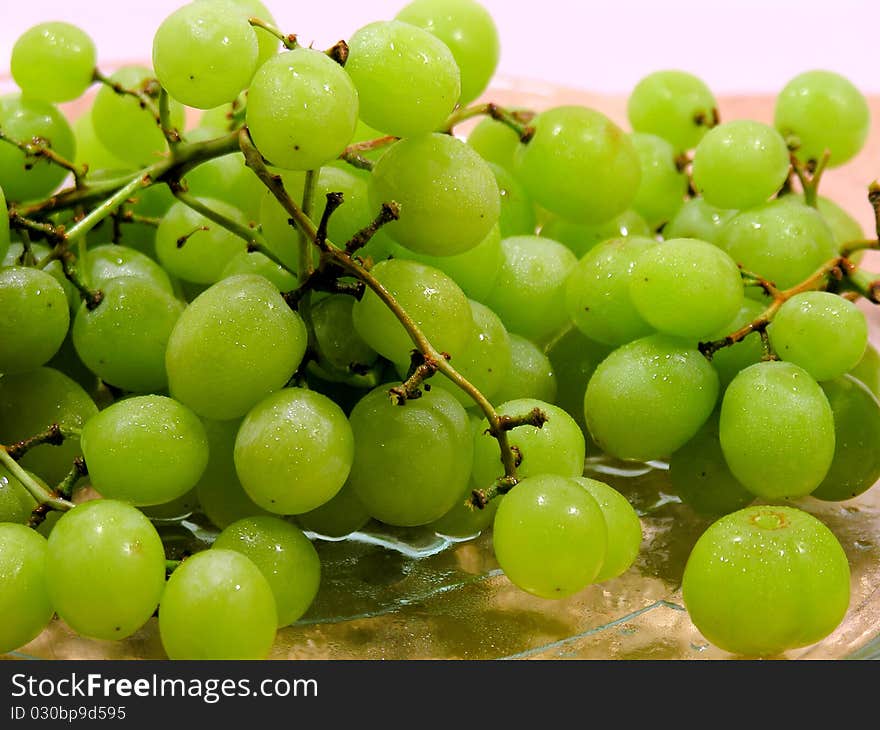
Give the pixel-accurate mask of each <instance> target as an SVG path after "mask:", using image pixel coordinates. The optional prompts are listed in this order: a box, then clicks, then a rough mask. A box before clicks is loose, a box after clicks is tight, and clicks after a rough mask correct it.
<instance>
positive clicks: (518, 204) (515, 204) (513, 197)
mask: <svg viewBox="0 0 880 730" xmlns="http://www.w3.org/2000/svg"><path fill="white" fill-rule="evenodd" d="M489 167H490V168H491V169H492V172H493V173H494V174H495V182H497V183H498V192H500V193H501V214H500V216H499V218H498V225H499V226H500V228H501V236H502V238H507V237H509V236H531V235H534V233H535V229H536V228H537V225H538V222H537V219H536V217H535V206H534V204H533V203H532V201H531V199H530V198H529V196H528V194H527V193H526V191H525V188H524V187H523V186H522V184H521V183H520V182H519V181H518V180H517V179H516V178H515V177H514V176H513V173H512V172H508V171H507V170H505V169H504V168H503V167H501V166H500V165H496V164H494V163H489ZM549 238H552V236H549Z"/></svg>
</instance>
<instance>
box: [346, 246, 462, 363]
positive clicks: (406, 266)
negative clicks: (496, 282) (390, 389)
mask: <svg viewBox="0 0 880 730" xmlns="http://www.w3.org/2000/svg"><path fill="white" fill-rule="evenodd" d="M372 273H373V275H374V276H375V277H376V278H377V279H378V280H379V282H380V283H381V284H382V285H383V286H384V287H385V288H386V289H387V290H388V291H389V292H390V293H391V294H392V296H393V297H394V298H395V299H396V300H397V302H398V304H399V305H400V306H401V307H402V308H403V310H404V311H405V312H406V313H407V314H408V315H409V317H410V318H411V319H412V320H413V322H415V324H417V325H418V326H419V328H421V330H422V332H423V333H424V335H425V337H427V338H428V341H430V342H431V344H433V345H434V347H436V348H437V349H438V350H439V351H440V352H448V353H450V354H455V353H458V352H461V350H462V348H464V346H465V343H466V342H467V341H468V339H469V337H470V335H471V332H472V331H473V328H474V319H473V316H472V315H471V307H470V304H469V302H468V299H467V297H466V296H465V295H464V292H462V290H461V289H460V288H459V287H458V285H457V284H456V283H455V282H454V281H453V280H452V279H450V278H449V277H448V276H447V275H446V274H444V273H443V272H442V271H439V270H437V269H435V268H433V267H431V266H425V265H423V264H419V263H416V262H414V261H402V260H400V259H391V260H390V261H382V262H381V263H379V264H376V266H374V267H373V270H372ZM352 316H353V320H354V328H355V330H356V331H357V332H358V334H360V336H361V337H362V338H363V339H364V341H365V342H366V343H367V344H368V345H369V346H370V347H372V348H373V349H374V350H375V351H376V352H378V353H379V354H380V355H384V356H385V357H386V358H388V359H389V360H391V361H392V362H395V363H407V362H409V353H410V352H411V351H412V350H413V348H414V345H413V343H412V340H410V338H409V335H408V334H407V333H406V330H405V329H404V328H403V325H401V323H400V322H399V321H398V319H397V317H396V316H395V315H394V313H393V312H392V311H391V310H390V309H389V308H388V307H387V306H386V305H385V303H384V302H383V301H382V300H381V299H379V297H378V295H376V294H375V293H374V292H373V291H372V290H370V289H368V290H367V292H366V293H365V294H364V296H363V298H362V299H361V300H360V301H358V302H357V303H356V304H355V305H354V310H353V312H352Z"/></svg>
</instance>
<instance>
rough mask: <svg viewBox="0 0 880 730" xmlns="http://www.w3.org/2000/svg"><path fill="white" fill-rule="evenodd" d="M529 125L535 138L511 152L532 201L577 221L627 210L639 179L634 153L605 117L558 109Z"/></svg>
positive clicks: (607, 217)
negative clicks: (513, 154)
mask: <svg viewBox="0 0 880 730" xmlns="http://www.w3.org/2000/svg"><path fill="white" fill-rule="evenodd" d="M531 125H532V126H533V127H534V129H535V135H534V137H532V139H531V140H530V141H529V143H528V144H526V145H522V146H520V147H519V149H517V152H516V160H515V165H516V171H515V172H516V176H517V178H518V179H519V180H520V181H521V182H522V184H523V186H524V187H525V189H526V191H527V192H528V194H529V196H530V197H531V198H532V200H534V201H535V202H536V203H538V204H540V205H543V206H544V207H545V208H547V210H549V211H550V212H551V213H556V214H558V215H561V216H562V217H564V218H568V219H569V220H572V221H576V222H579V223H603V222H605V221H608V220H610V219H611V218H613V217H614V216H616V215H619V214H620V213H622V212H623V211H624V210H626V209H627V208H628V207H629V206H630V204H631V203H632V202H633V200H634V199H635V196H636V193H637V191H638V188H639V183H640V181H641V176H642V175H641V165H640V162H639V155H638V153H637V152H636V149H635V146H634V145H633V143H632V141H631V140H630V138H629V136H628V135H627V134H626V133H624V131H623V130H622V129H620V127H618V126H617V125H616V124H615V123H614V122H612V121H611V120H610V119H609V118H608V117H606V116H605V115H604V114H602V113H601V112H599V111H596V110H595V109H590V108H588V107H579V106H561V107H556V108H554V109H549V110H547V111H545V112H541V113H540V114H539V115H538V116H536V117H535V119H534V120H533V121H532V123H531ZM574 181H577V182H576V184H573V183H574Z"/></svg>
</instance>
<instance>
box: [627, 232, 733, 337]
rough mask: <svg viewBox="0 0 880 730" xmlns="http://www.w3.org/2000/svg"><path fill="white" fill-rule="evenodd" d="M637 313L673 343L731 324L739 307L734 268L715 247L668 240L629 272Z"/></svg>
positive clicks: (731, 261)
mask: <svg viewBox="0 0 880 730" xmlns="http://www.w3.org/2000/svg"><path fill="white" fill-rule="evenodd" d="M629 281H630V284H629V293H630V298H631V300H632V303H633V304H634V305H635V308H636V311H637V312H638V313H639V314H640V315H641V316H642V318H643V319H644V320H645V321H647V322H648V324H650V325H651V326H652V327H654V328H655V329H657V330H659V331H660V332H665V333H666V334H670V335H676V336H678V337H697V338H699V337H703V336H705V335H708V334H709V333H711V332H715V331H716V330H717V329H718V328H719V327H723V326H724V324H725V323H726V322H730V320H731V319H733V318H734V317H735V316H736V314H737V312H738V311H739V309H740V307H741V306H742V302H743V283H742V276H741V275H740V272H739V268H738V267H737V265H736V263H735V262H734V260H733V259H732V258H730V256H728V255H727V254H726V253H725V252H724V251H722V250H721V249H720V248H718V247H717V246H713V245H712V244H711V243H706V242H705V241H699V240H697V239H695V238H673V239H671V240H667V241H665V242H663V243H661V244H659V245H658V246H652V247H651V248H649V249H648V250H646V251H644V252H643V253H642V254H640V255H639V257H638V258H637V259H636V261H635V264H634V265H633V267H632V269H631V270H630V272H629Z"/></svg>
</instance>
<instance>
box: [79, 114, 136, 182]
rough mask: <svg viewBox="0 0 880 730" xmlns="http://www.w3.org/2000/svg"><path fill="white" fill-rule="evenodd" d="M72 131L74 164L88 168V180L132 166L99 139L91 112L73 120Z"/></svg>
mask: <svg viewBox="0 0 880 730" xmlns="http://www.w3.org/2000/svg"><path fill="white" fill-rule="evenodd" d="M71 131H72V132H73V137H74V140H75V144H76V155H75V157H74V158H73V162H74V164H75V165H79V166H81V167H86V168H87V170H86V178H87V179H89V178H90V179H92V180H94V179H96V178H98V177H100V176H102V175H103V174H105V173H106V174H110V173H111V172H113V173H116V172H119V171H124V170H128V169H129V168H130V165H128V164H127V163H125V162H123V161H122V160H120V159H119V158H118V157H117V156H116V155H114V154H113V153H112V152H110V150H108V149H107V148H106V147H105V146H104V144H103V143H102V142H101V141H100V140H99V139H98V137H97V135H96V134H95V127H94V125H93V124H92V115H91V113H90V110H86V111H84V112H83V113H82V114H80V115H79V116H78V117H77V118H76V119H74V120H73V123H72V125H71ZM114 176H115V175H114Z"/></svg>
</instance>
